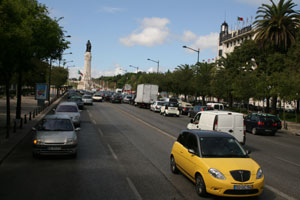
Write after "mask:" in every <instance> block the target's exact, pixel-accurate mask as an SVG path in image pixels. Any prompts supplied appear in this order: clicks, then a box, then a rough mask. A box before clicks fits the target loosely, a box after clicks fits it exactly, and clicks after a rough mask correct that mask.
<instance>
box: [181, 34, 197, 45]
mask: <svg viewBox="0 0 300 200" xmlns="http://www.w3.org/2000/svg"><path fill="white" fill-rule="evenodd" d="M196 38H197V36H196V34H194V33H193V32H192V31H184V32H183V36H182V40H183V41H184V42H190V41H193V40H195V39H196Z"/></svg>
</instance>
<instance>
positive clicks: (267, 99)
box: [266, 97, 270, 113]
mask: <svg viewBox="0 0 300 200" xmlns="http://www.w3.org/2000/svg"><path fill="white" fill-rule="evenodd" d="M266 101H267V102H266V104H267V105H266V113H269V112H270V97H267V98H266Z"/></svg>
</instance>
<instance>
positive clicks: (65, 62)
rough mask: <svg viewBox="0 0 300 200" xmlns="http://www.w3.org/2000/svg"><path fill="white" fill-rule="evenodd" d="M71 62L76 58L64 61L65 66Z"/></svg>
mask: <svg viewBox="0 0 300 200" xmlns="http://www.w3.org/2000/svg"><path fill="white" fill-rule="evenodd" d="M70 62H74V60H70V61H64V66H65V65H66V64H67V63H70Z"/></svg>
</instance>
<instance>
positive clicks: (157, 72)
mask: <svg viewBox="0 0 300 200" xmlns="http://www.w3.org/2000/svg"><path fill="white" fill-rule="evenodd" d="M147 60H150V61H152V62H155V63H157V73H158V72H159V60H158V61H156V60H151V59H150V58H148V59H147Z"/></svg>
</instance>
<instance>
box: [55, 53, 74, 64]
mask: <svg viewBox="0 0 300 200" xmlns="http://www.w3.org/2000/svg"><path fill="white" fill-rule="evenodd" d="M69 54H72V52H69V53H64V54H61V56H64V55H69ZM60 61H61V58H60V59H59V60H58V66H59V67H60Z"/></svg>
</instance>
